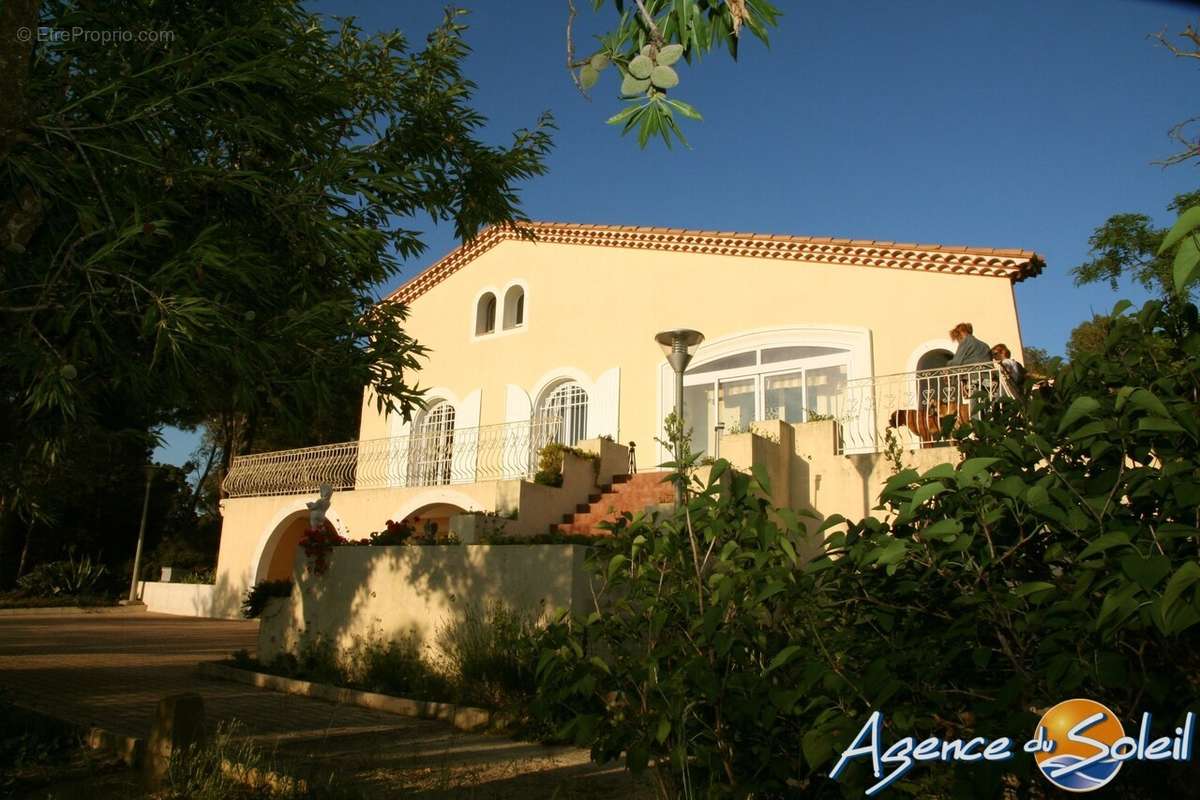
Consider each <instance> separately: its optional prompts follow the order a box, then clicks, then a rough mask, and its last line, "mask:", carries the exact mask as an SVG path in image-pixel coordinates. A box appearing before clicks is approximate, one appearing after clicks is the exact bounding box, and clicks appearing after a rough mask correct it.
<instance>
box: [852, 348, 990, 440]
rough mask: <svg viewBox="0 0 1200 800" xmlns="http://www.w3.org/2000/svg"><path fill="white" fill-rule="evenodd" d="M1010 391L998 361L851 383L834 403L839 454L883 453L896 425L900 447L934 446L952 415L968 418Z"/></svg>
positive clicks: (961, 418) (882, 376)
mask: <svg viewBox="0 0 1200 800" xmlns="http://www.w3.org/2000/svg"><path fill="white" fill-rule="evenodd" d="M1006 391H1007V388H1006V384H1005V383H1004V378H1003V373H1002V372H1001V370H1000V368H999V366H998V365H996V364H994V363H989V364H970V365H968V366H964V367H945V368H943V369H930V370H922V371H921V372H902V373H898V374H895V375H881V376H877V377H874V378H861V379H858V380H852V381H849V382H848V383H847V384H846V388H845V391H843V392H842V394H841V395H840V396H839V397H838V399H837V402H836V404H835V409H836V410H835V412H834V415H833V416H834V419H835V420H836V422H837V423H838V440H837V452H839V453H878V452H882V450H883V449H884V447H885V446H886V440H887V430H888V429H889V428H891V429H893V430H894V432H895V436H896V437H897V439H898V441H899V442H900V444H901V445H903V446H906V447H933V446H936V445H944V444H950V442H949V440H947V439H944V438H942V422H943V420H945V419H946V418H947V417H957V418H958V419H959V420H964V421H965V420H967V419H969V418H970V417H971V415H972V414H975V413H976V412H977V410H978V408H979V406H980V404H982V403H986V402H990V401H991V400H994V399H995V398H996V397H998V396H999V395H1000V394H1001V393H1004V392H1006Z"/></svg>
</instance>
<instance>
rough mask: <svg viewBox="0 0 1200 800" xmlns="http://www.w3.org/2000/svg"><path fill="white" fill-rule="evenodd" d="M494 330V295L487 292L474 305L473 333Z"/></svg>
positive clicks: (491, 331) (477, 333) (479, 333)
mask: <svg viewBox="0 0 1200 800" xmlns="http://www.w3.org/2000/svg"><path fill="white" fill-rule="evenodd" d="M495 332H496V295H494V294H492V293H491V292H487V293H485V294H484V295H483V297H480V298H479V303H478V304H476V306H475V335H476V336H483V335H484V334H488V333H495Z"/></svg>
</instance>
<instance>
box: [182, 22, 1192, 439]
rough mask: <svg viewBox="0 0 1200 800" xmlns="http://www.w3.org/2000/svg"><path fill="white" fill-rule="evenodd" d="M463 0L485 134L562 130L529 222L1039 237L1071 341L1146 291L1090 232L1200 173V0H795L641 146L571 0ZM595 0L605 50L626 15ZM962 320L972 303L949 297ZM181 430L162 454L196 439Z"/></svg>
mask: <svg viewBox="0 0 1200 800" xmlns="http://www.w3.org/2000/svg"><path fill="white" fill-rule="evenodd" d="M460 2H462V3H463V4H464V5H465V6H466V7H468V8H470V9H471V13H470V15H469V16H468V17H467V23H468V24H469V25H470V30H469V31H468V32H467V34H466V35H467V40H468V42H469V43H470V45H471V47H472V48H473V53H472V55H471V56H470V57H469V59H468V60H467V63H466V71H467V74H468V76H470V77H471V78H472V79H473V80H474V81H475V82H476V83H477V84H478V89H477V92H476V95H475V101H474V104H475V107H476V108H477V109H478V110H479V111H480V112H482V113H483V114H484V115H486V116H487V117H488V118H489V120H490V123H489V127H488V129H487V132H486V134H485V136H486V138H488V139H489V140H493V141H496V142H502V141H505V140H507V138H508V134H509V132H510V131H512V130H514V129H516V128H519V127H525V126H529V125H532V124H533V123H534V121H535V120H536V118H537V116H538V114H539V113H541V112H542V111H544V110H550V111H552V112H553V113H554V116H555V118H556V120H557V123H558V126H559V130H558V132H557V133H556V135H555V149H554V152H553V153H552V155H551V156H550V160H549V166H550V172H549V174H547V175H546V176H544V177H541V178H538V179H536V180H534V181H531V182H529V183H528V184H526V185H524V186H523V187H522V190H521V197H522V202H523V206H524V209H525V211H526V213H527V214H528V215H529V216H530V217H532V218H534V219H546V220H558V221H567V222H592V223H604V224H629V225H664V226H677V227H687V228H705V229H717V230H738V231H753V232H760V233H784V234H797V235H812V236H844V237H850V238H859V239H884V240H895V241H903V242H914V241H915V242H939V243H949V244H967V245H977V246H982V247H1023V248H1028V249H1033V250H1036V251H1038V252H1039V253H1041V254H1042V255H1043V256H1044V257H1045V259H1046V261H1047V264H1048V268H1047V270H1046V272H1045V273H1043V274H1042V275H1041V276H1040V277H1038V278H1036V279H1034V280H1030V281H1026V282H1024V283H1021V284H1019V285H1018V287H1017V302H1018V308H1019V310H1020V315H1021V323H1022V330H1023V333H1024V339H1025V344H1026V345H1034V346H1038V347H1044V348H1046V349H1048V350H1050V351H1051V352H1052V353H1061V352H1062V350H1063V346H1064V344H1065V342H1066V339H1067V335H1068V334H1069V333H1070V330H1071V329H1072V328H1073V327H1074V326H1075V325H1076V324H1077V323H1078V322H1080V321H1081V320H1083V319H1086V318H1088V317H1090V316H1091V314H1092V312H1104V311H1107V310H1109V309H1110V308H1111V307H1112V305H1113V304H1114V303H1115V302H1116V300H1118V299H1119V298H1121V297H1129V298H1131V299H1133V300H1135V301H1137V300H1141V299H1144V297H1145V295H1144V293H1143V292H1141V291H1140V290H1139V289H1137V288H1135V287H1123V288H1122V290H1121V291H1119V292H1116V293H1114V292H1112V291H1110V290H1109V289H1108V287H1107V286H1090V287H1075V286H1074V284H1073V282H1072V280H1071V277H1070V269H1071V267H1073V266H1075V265H1076V264H1079V263H1081V262H1082V261H1084V260H1085V259H1086V258H1087V252H1088V246H1087V239H1088V236H1089V235H1090V234H1091V232H1092V231H1093V230H1094V229H1095V228H1096V227H1097V226H1098V225H1100V224H1101V223H1102V222H1103V221H1104V220H1105V219H1106V218H1107V217H1108V216H1109V215H1111V214H1113V213H1116V212H1121V211H1140V212H1144V213H1147V214H1150V215H1151V216H1152V217H1153V218H1155V219H1156V220H1157V221H1158V222H1160V223H1161V224H1163V225H1166V224H1168V223H1169V222H1170V217H1169V215H1168V214H1167V211H1166V205H1167V203H1168V202H1169V201H1170V200H1171V198H1172V197H1173V196H1174V195H1176V194H1178V193H1181V192H1184V191H1190V190H1193V189H1196V188H1200V180H1198V178H1200V176H1198V174H1197V169H1196V166H1193V165H1181V166H1175V167H1170V168H1163V167H1160V166H1157V165H1155V164H1154V163H1152V162H1154V161H1155V160H1157V159H1161V158H1163V157H1165V156H1167V155H1170V154H1171V153H1172V152H1174V148H1173V143H1172V142H1171V141H1170V140H1169V139H1168V137H1167V131H1168V129H1169V128H1170V127H1171V125H1173V124H1174V123H1176V122H1179V121H1181V120H1183V119H1184V118H1186V117H1188V116H1191V115H1192V114H1193V113H1195V108H1194V105H1195V104H1194V98H1195V96H1196V86H1197V81H1196V78H1197V63H1196V62H1195V61H1189V60H1185V59H1177V58H1174V57H1173V56H1171V55H1170V54H1169V53H1168V52H1167V51H1166V50H1164V49H1163V48H1161V47H1159V46H1157V45H1156V43H1154V42H1153V41H1151V40H1150V39H1149V38H1148V37H1149V35H1150V34H1152V33H1154V32H1157V31H1160V30H1164V29H1165V30H1167V31H1168V32H1178V31H1180V30H1182V29H1183V28H1184V27H1185V26H1186V25H1187V24H1188V22H1193V23H1194V22H1196V21H1197V20H1198V19H1200V9H1198V8H1197V7H1196V6H1190V7H1189V6H1188V5H1187V4H1182V3H1166V2H1134V1H1133V0H1121V1H1118V0H1109V1H1102V0H1092V1H1090V2H1080V1H1077V2H1045V1H1044V0H1043V1H1042V2H1024V1H1018V0H1009V1H1008V2H1005V3H987V4H983V3H962V2H961V0H960V1H959V2H949V1H946V2H914V3H895V2H882V1H879V2H859V3H855V4H853V5H851V4H847V3H788V2H786V0H777V2H778V5H780V6H781V7H783V9H784V12H785V16H784V17H783V19H782V20H781V23H780V27H779V29H778V30H777V31H775V33H774V34H773V37H772V42H771V47H770V49H769V50H768V49H767V48H765V47H763V46H761V45H760V44H758V43H757V42H756V41H751V40H749V39H747V42H746V44H747V46H746V47H745V48H744V49H743V53H742V60H741V61H739V62H738V63H736V64H734V63H732V62H731V61H730V60H729V59H728V57H727V56H725V55H724V54H713V55H712V56H711V57H709V58H707V59H706V60H705V61H704V62H703V63H702V64H701V65H700V66H699V67H692V68H688V67H684V68H682V69H681V70H680V76H681V82H680V86H679V88H678V89H677V90H676V91H677V93H678V96H679V97H680V98H682V99H684V100H687V101H688V102H690V103H692V104H693V105H694V106H696V107H697V108H698V109H699V110H700V111H701V113H703V114H704V116H705V121H704V122H700V123H688V124H687V125H686V127H685V133H686V135H687V137H688V139H689V141H690V144H691V148H690V149H687V148H681V147H676V148H675V149H674V150H670V151H668V150H666V149H665V148H664V147H663V146H662V145H661V143H659V144H657V145H651V146H650V147H648V148H647V149H646V150H644V151H643V150H639V149H638V148H637V144H636V142H635V141H633V140H632V139H629V138H622V137H620V136H619V133H618V131H617V130H616V129H614V128H612V127H609V126H606V125H604V120H605V119H607V118H608V117H609V116H611V115H612V114H614V113H616V112H617V111H618V110H620V108H621V107H622V103H621V101H620V100H618V99H617V97H616V88H617V87H616V82H615V80H614V79H613V77H612V73H611V71H610V72H609V73H607V74H606V75H605V76H604V77H603V78H602V79H601V82H600V84H599V85H598V86H597V87H596V90H595V91H594V92H593V98H592V100H591V101H590V102H589V101H588V100H585V99H584V98H583V97H581V96H580V95H579V94H578V93H577V92H576V90H575V88H574V86H573V84H572V83H571V82H570V79H569V78H568V76H567V74H566V70H565V68H564V66H563V65H564V60H565V48H564V28H565V22H566V0H528V1H527V2H520V3H516V2H499V1H498V0H476V2H473V3H472V2H469V0H460ZM576 5H577V6H578V7H579V9H580V17H579V20H578V21H577V24H576V28H577V30H576V34H577V35H576V39H577V50H578V51H580V52H585V53H586V52H589V45H590V41H589V34H590V33H591V32H594V31H597V30H599V29H600V23H602V22H605V21H607V20H608V19H609V18H610V15H611V10H610V9H608V8H606V9H605V12H604V15H603V16H601V17H597V16H596V15H594V14H593V13H592V12H591V10H590V2H589V1H588V0H576ZM312 7H313V8H315V9H317V10H319V11H321V12H322V13H327V14H333V15H338V16H355V17H357V18H358V19H359V22H360V24H361V25H362V27H363V28H364V29H365V30H367V31H378V30H384V29H392V28H399V29H401V30H403V31H405V32H406V33H407V34H409V35H410V37H411V41H412V42H413V43H414V44H415V45H419V44H420V43H421V42H422V41H423V38H424V35H425V33H427V32H428V31H429V30H430V29H431V28H432V27H433V26H435V25H436V24H437V23H438V21H439V20H440V18H441V13H442V12H441V8H442V5H441V4H440V3H437V2H429V1H428V0H422V1H421V2H415V1H414V0H409V2H405V3H395V4H383V3H376V2H352V1H351V0H325V2H319V3H314V4H312ZM423 223H424V221H420V222H419V223H418V226H420V225H421V224H423ZM425 228H426V229H427V231H428V235H427V242H428V244H429V250H428V251H427V252H426V254H425V255H424V256H423V257H421V258H419V259H415V260H414V261H413V262H412V263H410V264H408V265H406V268H405V271H404V274H403V275H401V276H398V277H397V279H396V280H395V281H394V282H393V284H392V286H394V285H398V284H399V283H400V282H402V281H403V280H406V279H407V278H408V277H411V276H412V275H413V274H415V273H416V272H419V271H420V270H421V269H422V268H423V267H424V266H426V265H427V264H428V263H430V262H431V261H433V260H435V259H436V258H438V257H440V256H441V255H443V254H444V253H445V252H447V251H448V250H450V249H451V248H453V247H454V246H455V244H456V243H455V241H454V239H453V233H452V231H451V230H450V229H449V227H448V226H430V225H425ZM392 286H387V287H381V289H382V290H386V289H390V288H392ZM795 302H796V303H797V304H798V306H800V307H802V305H803V298H802V297H798V298H795ZM960 317H961V318H969V317H970V309H947V310H946V318H947V322H953V321H957V320H958V319H959V318H960ZM168 440H169V446H168V447H166V448H164V449H163V450H160V453H159V455H158V457H159V458H160V459H162V460H166V461H173V462H176V463H178V462H181V461H182V460H183V459H184V458H186V456H187V453H188V452H189V451H190V449H191V447H192V446H194V440H193V438H192V437H190V436H187V435H181V434H180V433H178V432H169V436H168Z"/></svg>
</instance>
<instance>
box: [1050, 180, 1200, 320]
mask: <svg viewBox="0 0 1200 800" xmlns="http://www.w3.org/2000/svg"><path fill="white" fill-rule="evenodd" d="M1194 205H1200V191H1195V192H1188V193H1187V194H1181V195H1177V196H1176V197H1175V199H1174V200H1172V201H1171V202H1170V204H1169V205H1168V206H1167V208H1168V209H1169V210H1170V211H1173V212H1175V213H1176V214H1178V213H1181V212H1182V211H1184V210H1185V209H1188V208H1191V207H1192V206H1194ZM1166 236H1167V229H1166V228H1157V227H1155V226H1154V224H1153V222H1152V221H1151V219H1150V217H1148V216H1146V215H1145V214H1131V213H1126V214H1114V215H1113V216H1111V217H1109V218H1108V221H1107V222H1105V223H1104V224H1103V225H1101V226H1100V227H1099V228H1097V229H1096V230H1095V232H1094V233H1093V234H1092V235H1091V238H1089V239H1088V244H1089V245H1090V247H1091V256H1092V258H1091V260H1090V261H1086V262H1084V263H1083V264H1080V265H1078V266H1076V267H1074V268H1073V269H1072V270H1071V274H1072V275H1074V276H1075V284H1076V285H1077V286H1081V285H1083V284H1087V283H1099V282H1101V281H1104V282H1107V283H1108V285H1109V286H1110V287H1112V289H1113V290H1114V291H1115V290H1116V289H1117V288H1118V286H1119V284H1120V281H1121V280H1123V279H1128V280H1133V281H1136V282H1137V283H1139V284H1140V285H1141V286H1143V287H1144V288H1145V289H1146V290H1147V291H1150V292H1153V293H1155V294H1157V295H1158V296H1160V297H1168V296H1170V295H1171V294H1172V293H1174V291H1175V282H1174V257H1173V255H1168V254H1163V253H1160V252H1159V250H1160V248H1161V246H1162V243H1163V240H1164V239H1165V238H1166ZM1194 286H1195V280H1194V279H1193V280H1192V281H1190V282H1189V283H1188V287H1187V288H1188V289H1189V290H1191V289H1192V288H1194Z"/></svg>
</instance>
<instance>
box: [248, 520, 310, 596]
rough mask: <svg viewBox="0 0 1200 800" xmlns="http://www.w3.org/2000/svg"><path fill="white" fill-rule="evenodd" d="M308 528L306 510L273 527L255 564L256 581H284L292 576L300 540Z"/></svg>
mask: <svg viewBox="0 0 1200 800" xmlns="http://www.w3.org/2000/svg"><path fill="white" fill-rule="evenodd" d="M307 529H308V512H307V511H297V512H296V513H295V514H292V515H290V516H288V517H287V518H286V519H285V520H283V522H281V523H279V525H277V526H276V527H275V530H274V532H273V533H272V534H271V537H270V539H268V540H267V546H266V547H265V548H263V553H262V558H260V559H259V563H258V564H257V565H256V566H255V576H256V577H255V580H256V581H285V580H290V579H291V577H292V570H293V568H294V567H295V564H296V553H297V552H298V551H299V550H300V540H301V539H302V538H304V531H306V530H307Z"/></svg>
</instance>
